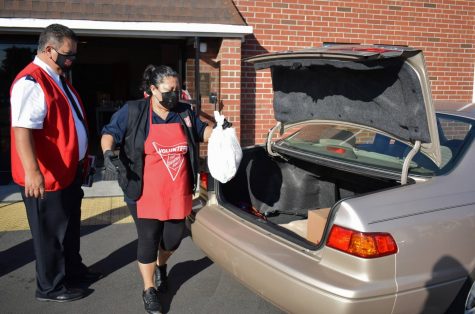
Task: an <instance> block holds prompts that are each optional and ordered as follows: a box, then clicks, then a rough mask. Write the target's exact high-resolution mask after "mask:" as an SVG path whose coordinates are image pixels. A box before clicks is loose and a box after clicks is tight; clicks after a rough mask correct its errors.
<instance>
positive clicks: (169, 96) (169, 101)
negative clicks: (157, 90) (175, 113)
mask: <svg viewBox="0 0 475 314" xmlns="http://www.w3.org/2000/svg"><path fill="white" fill-rule="evenodd" d="M177 103H178V91H171V92H166V93H162V101H161V102H160V104H161V105H162V106H163V107H165V108H166V109H168V110H172V109H173V108H175V107H176V104H177Z"/></svg>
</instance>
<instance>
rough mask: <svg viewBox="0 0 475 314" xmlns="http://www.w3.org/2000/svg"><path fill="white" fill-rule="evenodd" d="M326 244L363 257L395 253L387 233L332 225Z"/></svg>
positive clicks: (394, 243) (393, 242)
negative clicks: (361, 230)
mask: <svg viewBox="0 0 475 314" xmlns="http://www.w3.org/2000/svg"><path fill="white" fill-rule="evenodd" d="M326 245H327V246H329V247H331V248H334V249H337V250H340V251H343V252H345V253H348V254H351V255H355V256H358V257H363V258H375V257H381V256H386V255H391V254H395V253H397V245H396V242H395V241H394V239H393V237H392V236H391V235H390V234H389V233H384V232H360V231H355V230H351V229H347V228H343V227H340V226H337V225H334V226H333V227H332V229H331V231H330V236H329V237H328V240H327V243H326Z"/></svg>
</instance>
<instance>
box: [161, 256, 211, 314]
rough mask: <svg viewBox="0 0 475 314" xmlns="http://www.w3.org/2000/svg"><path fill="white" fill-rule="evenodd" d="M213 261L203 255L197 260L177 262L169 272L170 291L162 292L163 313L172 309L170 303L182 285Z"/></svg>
mask: <svg viewBox="0 0 475 314" xmlns="http://www.w3.org/2000/svg"><path fill="white" fill-rule="evenodd" d="M212 264H213V262H212V261H211V260H210V259H209V258H207V257H203V258H201V259H199V260H196V261H186V262H182V263H178V264H175V266H173V267H172V269H170V271H169V273H168V292H167V293H163V294H160V301H161V302H162V313H168V312H169V311H170V305H171V303H172V300H173V297H174V296H175V295H176V293H177V291H178V290H180V287H181V286H182V285H183V284H184V283H185V282H186V281H187V280H189V279H190V278H192V277H194V276H195V275H196V274H198V273H200V272H201V271H203V270H204V269H206V268H208V267H209V266H211V265H212Z"/></svg>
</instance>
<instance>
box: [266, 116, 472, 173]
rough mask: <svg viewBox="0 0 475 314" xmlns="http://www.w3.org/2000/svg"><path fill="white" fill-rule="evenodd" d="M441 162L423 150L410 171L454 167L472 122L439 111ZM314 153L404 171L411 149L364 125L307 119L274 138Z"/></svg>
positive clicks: (427, 171)
mask: <svg viewBox="0 0 475 314" xmlns="http://www.w3.org/2000/svg"><path fill="white" fill-rule="evenodd" d="M437 119H438V121H437V124H438V129H439V138H440V145H441V154H442V164H441V167H440V168H439V167H438V166H437V165H436V164H435V163H434V162H433V161H432V160H431V159H430V158H428V157H427V156H425V155H424V154H423V153H417V154H416V155H415V156H414V158H413V160H412V162H411V165H410V170H409V172H410V174H413V175H423V176H427V175H437V174H438V173H441V172H446V171H448V170H450V168H451V167H453V165H454V163H455V161H456V160H457V158H459V156H460V151H461V150H462V148H463V146H464V144H465V142H466V141H468V139H469V138H471V136H469V134H470V133H471V130H472V129H473V128H472V123H471V122H469V121H468V120H464V119H461V118H458V117H454V116H449V115H441V114H439V115H437ZM275 145H277V147H279V146H280V147H285V148H287V149H294V150H298V151H301V152H305V153H310V154H315V156H320V157H325V158H326V159H335V160H337V161H345V162H347V163H353V164H357V165H358V166H369V167H373V168H378V169H383V170H389V171H396V172H401V171H402V167H403V163H404V159H405V157H406V156H407V154H408V153H409V151H410V150H411V147H410V146H408V145H406V144H405V143H403V142H401V141H399V140H397V139H395V138H391V137H388V136H386V135H384V134H380V133H377V132H374V131H371V130H368V129H364V128H355V127H348V126H345V125H336V124H319V123H317V122H315V123H305V124H299V125H295V126H293V127H289V128H288V129H287V130H286V131H285V133H284V134H283V136H282V137H281V138H280V139H279V140H277V141H276V142H275Z"/></svg>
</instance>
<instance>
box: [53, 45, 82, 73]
mask: <svg viewBox="0 0 475 314" xmlns="http://www.w3.org/2000/svg"><path fill="white" fill-rule="evenodd" d="M53 49H54V48H53ZM54 51H56V52H57V53H58V58H56V61H55V63H56V64H57V65H58V66H59V67H60V68H61V70H63V71H64V72H68V71H69V70H71V67H72V66H73V63H74V60H76V55H75V54H73V55H65V54H62V53H60V52H58V50H56V49H54Z"/></svg>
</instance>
